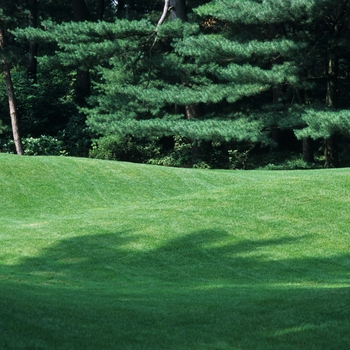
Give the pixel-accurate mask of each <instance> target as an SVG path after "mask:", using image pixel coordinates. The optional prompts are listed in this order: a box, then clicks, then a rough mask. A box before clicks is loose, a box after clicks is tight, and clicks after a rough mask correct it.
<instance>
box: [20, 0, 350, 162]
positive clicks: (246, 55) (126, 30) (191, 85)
mask: <svg viewBox="0 0 350 350" xmlns="http://www.w3.org/2000/svg"><path fill="white" fill-rule="evenodd" d="M173 2H174V4H175V5H176V3H177V2H176V1H173ZM136 3H138V2H135V1H124V2H120V4H124V5H125V8H123V10H121V8H120V11H119V9H118V12H119V14H117V15H118V17H119V19H118V20H116V21H115V22H109V23H107V22H79V23H64V24H62V25H59V26H57V25H55V24H53V23H50V22H46V23H45V26H46V29H45V30H44V31H43V30H42V31H38V30H34V29H28V30H27V31H26V32H25V33H24V34H23V33H22V34H19V35H24V36H26V37H27V38H32V39H33V38H35V39H36V40H51V41H56V42H57V43H58V50H57V51H56V53H55V55H54V56H52V57H46V58H43V59H42V60H41V62H42V63H46V64H59V65H64V66H71V67H80V68H84V69H91V67H94V69H95V72H96V73H94V77H95V83H94V88H93V93H92V96H91V98H90V99H89V102H90V107H89V108H84V109H83V110H84V112H85V113H86V114H87V116H88V125H89V126H90V128H91V129H93V130H94V131H96V132H98V133H100V134H101V135H111V134H121V135H125V134H131V135H135V136H149V135H156V136H164V135H182V136H185V137H188V138H190V139H194V140H218V141H228V140H235V141H237V142H241V141H249V142H252V143H257V142H260V143H265V144H269V143H273V141H274V140H273V138H274V134H275V132H276V131H278V130H282V129H289V130H292V129H293V130H295V134H296V135H297V137H299V138H301V139H304V145H305V149H306V150H307V149H309V148H308V139H309V138H313V139H318V138H324V139H325V140H330V141H329V142H328V141H326V143H325V145H326V147H325V149H326V150H327V149H328V151H326V153H325V154H326V155H327V157H328V160H327V157H326V166H332V165H334V164H332V163H334V162H333V161H330V160H329V159H332V158H333V159H335V157H334V155H331V154H330V153H331V150H332V148H334V147H333V146H331V143H332V142H331V140H332V138H333V136H334V135H335V134H336V133H344V134H345V133H346V132H347V131H346V130H347V129H346V128H347V126H346V125H347V124H346V120H347V115H348V112H347V109H346V108H348V102H347V101H346V100H347V99H346V98H345V97H346V96H347V95H346V94H345V91H346V89H345V87H347V84H348V82H347V78H346V77H347V73H346V72H348V68H349V67H348V64H349V62H348V60H347V59H346V57H348V56H347V55H348V54H349V52H348V51H349V49H348V47H350V45H348V32H349V26H348V23H349V18H348V16H349V1H348V0H342V1H335V0H261V1H256V0H239V1H238V0H214V1H211V2H209V3H208V2H207V1H203V2H202V3H206V4H205V5H202V6H200V7H198V8H197V9H195V11H194V12H191V11H189V16H188V17H189V21H188V22H185V21H184V20H183V19H186V18H185V17H184V18H183V19H182V21H176V20H175V21H173V20H172V18H171V15H172V14H173V11H174V10H175V9H174V6H173V5H171V4H170V3H171V2H169V3H168V4H169V8H168V9H169V12H170V15H169V13H168V11H166V12H165V13H164V16H162V9H163V6H162V7H159V6H158V5H160V4H163V5H164V3H163V2H156V4H157V6H158V7H157V6H156V7H152V6H151V5H150V4H151V3H150V2H144V5H142V6H143V7H142V8H143V10H142V11H141V12H137V11H136V10H135V9H136V7H135V6H134V5H135V4H136ZM165 4H166V2H165ZM197 4H198V2H197ZM199 4H200V3H199ZM189 9H190V10H191V6H189ZM126 10H128V11H129V12H128V13H129V14H128V15H125V16H124V17H127V18H129V19H130V18H137V20H129V19H121V17H123V16H122V15H121V13H122V12H126ZM130 11H131V12H130ZM130 13H132V16H131V15H130ZM136 13H137V16H136ZM155 13H156V14H157V16H155ZM198 16H199V17H198ZM163 17H164V18H163ZM146 18H147V19H146ZM160 18H162V19H161V20H160ZM159 22H160V23H159ZM320 33H323V35H320ZM73 37H74V41H73V40H72V38H73ZM324 62H327V64H326V65H325V64H324ZM97 72H98V73H97ZM340 76H344V77H345V79H344V81H342V80H341V79H340ZM339 91H344V92H343V97H339V98H337V95H339ZM191 106H192V107H193V108H194V109H193V110H192V111H191V110H190V107H191ZM335 108H342V111H341V113H340V114H339V113H338V112H337V111H335V110H332V109H335ZM190 114H191V115H193V116H194V118H188V116H189V115H190ZM340 115H341V117H340ZM271 138H272V140H271ZM327 144H329V146H327ZM305 153H306V151H305ZM308 158H311V156H310V155H309V156H308Z"/></svg>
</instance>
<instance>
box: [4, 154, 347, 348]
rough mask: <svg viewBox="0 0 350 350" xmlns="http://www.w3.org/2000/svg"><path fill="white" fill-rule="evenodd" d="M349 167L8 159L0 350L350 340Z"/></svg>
mask: <svg viewBox="0 0 350 350" xmlns="http://www.w3.org/2000/svg"><path fill="white" fill-rule="evenodd" d="M349 193H350V175H349V170H348V169H339V170H312V171H289V172H284V171H276V172H274V171H270V172H269V171H249V172H241V171H207V170H194V169H174V168H163V167H156V166H149V165H139V164H128V163H121V162H108V161H99V160H92V159H74V158H60V157H17V156H13V155H3V154H2V155H0V198H1V207H0V242H1V249H0V293H1V298H0V349H327V350H328V349H348V348H349V347H350V334H349V329H350V309H349V305H350V288H349V287H350V253H349V242H350V237H349V231H350V221H349V218H348V217H349V214H348V213H349V210H348V208H349V202H350V195H349Z"/></svg>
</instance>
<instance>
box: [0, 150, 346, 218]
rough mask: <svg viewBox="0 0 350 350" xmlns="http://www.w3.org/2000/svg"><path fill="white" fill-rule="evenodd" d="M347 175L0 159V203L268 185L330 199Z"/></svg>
mask: <svg viewBox="0 0 350 350" xmlns="http://www.w3.org/2000/svg"><path fill="white" fill-rule="evenodd" d="M349 173H350V170H349V169H336V170H335V169H331V170H309V171H304V170H301V171H222V170H221V171H220V170H201V169H184V168H170V167H161V166H152V165H144V164H134V163H126V162H115V161H103V160H95V159H87V158H70V157H45V156H42V157H18V156H15V155H8V154H0V198H1V199H2V207H3V208H7V209H9V210H11V209H13V210H14V212H16V213H17V212H18V210H27V211H28V212H30V213H32V212H33V211H42V210H45V211H48V212H50V211H57V214H59V213H60V212H64V210H65V209H68V210H71V209H73V208H75V209H76V210H77V209H79V208H83V209H86V208H93V207H101V206H102V207H110V206H114V205H120V204H123V205H127V203H133V202H135V201H136V202H141V201H148V200H166V199H170V198H174V197H182V196H193V195H195V194H196V193H203V192H205V193H208V192H209V191H225V190H229V189H231V190H234V189H242V188H243V189H245V190H246V191H247V195H249V191H250V190H252V191H254V188H255V186H256V185H258V186H260V185H261V186H263V187H266V190H271V188H270V186H269V185H272V186H275V185H276V186H277V187H276V190H277V191H278V190H279V189H282V188H284V189H288V188H292V187H298V188H299V189H300V195H303V193H304V192H305V191H304V190H306V191H307V190H310V189H311V188H312V187H313V188H314V189H316V192H319V193H320V195H322V194H325V193H328V194H329V195H331V192H332V191H338V190H339V189H340V190H341V189H342V188H346V189H349V187H350V176H349ZM261 186H260V187H261ZM272 190H273V189H272ZM276 195H278V193H276ZM282 195H283V193H282ZM315 199H317V198H315ZM334 199H335V200H337V198H334ZM22 214H24V213H22Z"/></svg>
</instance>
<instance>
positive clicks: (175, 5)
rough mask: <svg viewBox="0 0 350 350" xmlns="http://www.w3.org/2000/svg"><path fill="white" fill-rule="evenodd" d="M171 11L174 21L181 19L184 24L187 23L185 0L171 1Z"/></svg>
mask: <svg viewBox="0 0 350 350" xmlns="http://www.w3.org/2000/svg"><path fill="white" fill-rule="evenodd" d="M169 9H170V16H171V19H172V20H173V21H175V20H176V19H180V20H181V21H183V22H186V21H187V7H186V1H185V0H170V1H169Z"/></svg>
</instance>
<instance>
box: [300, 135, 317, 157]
mask: <svg viewBox="0 0 350 350" xmlns="http://www.w3.org/2000/svg"><path fill="white" fill-rule="evenodd" d="M302 144H303V160H304V162H308V163H313V162H314V161H315V158H314V149H313V142H312V139H311V138H310V137H305V138H303V140H302Z"/></svg>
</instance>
